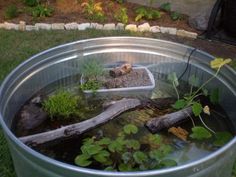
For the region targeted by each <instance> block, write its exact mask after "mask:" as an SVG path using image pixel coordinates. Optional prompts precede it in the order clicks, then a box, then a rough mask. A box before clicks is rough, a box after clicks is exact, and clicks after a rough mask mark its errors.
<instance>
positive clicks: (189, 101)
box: [168, 58, 231, 139]
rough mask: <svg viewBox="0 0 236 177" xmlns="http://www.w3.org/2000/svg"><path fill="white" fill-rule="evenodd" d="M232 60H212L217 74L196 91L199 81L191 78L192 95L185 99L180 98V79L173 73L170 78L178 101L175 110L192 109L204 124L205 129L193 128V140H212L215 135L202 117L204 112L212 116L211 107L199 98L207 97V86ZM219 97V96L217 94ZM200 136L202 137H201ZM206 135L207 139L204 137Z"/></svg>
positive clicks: (212, 66) (211, 63)
mask: <svg viewBox="0 0 236 177" xmlns="http://www.w3.org/2000/svg"><path fill="white" fill-rule="evenodd" d="M230 62H231V59H225V60H224V59H223V58H215V59H214V60H212V61H211V62H210V66H211V68H212V69H216V72H215V74H214V75H213V76H212V77H210V78H209V79H208V80H207V81H205V82H204V83H203V84H202V85H200V87H198V88H197V89H196V90H193V86H195V87H196V86H198V84H199V80H198V79H197V78H196V77H193V76H192V77H190V79H189V83H190V84H191V88H190V93H187V94H184V96H183V98H180V96H179V92H178V89H177V87H178V85H179V82H178V78H177V76H176V74H175V73H174V74H173V73H171V74H170V75H169V76H168V80H169V81H171V83H172V85H173V87H174V89H175V92H176V95H177V99H178V100H177V101H176V102H175V104H174V105H173V107H174V108H175V109H177V110H178V109H183V108H186V107H191V108H192V112H193V114H194V116H195V117H199V119H200V120H201V122H202V124H203V125H204V127H205V128H206V129H205V128H203V127H193V129H192V131H193V134H192V135H191V137H192V138H196V139H204V138H206V139H207V138H210V137H211V133H213V134H215V132H214V131H213V130H212V129H210V128H209V127H208V126H207V125H206V124H205V123H204V122H203V119H202V117H201V114H202V112H204V113H206V114H210V110H209V107H208V106H207V105H204V106H203V105H202V104H201V102H200V101H199V99H198V97H199V96H201V95H207V94H208V91H207V90H206V89H205V86H206V85H207V84H208V83H210V82H211V81H212V80H213V79H215V78H216V77H217V76H218V74H219V72H220V70H221V68H222V67H223V66H224V65H226V64H228V63H230ZM216 96H217V94H216ZM211 100H215V99H213V98H211ZM199 135H200V136H199ZM203 135H205V137H204V136H203Z"/></svg>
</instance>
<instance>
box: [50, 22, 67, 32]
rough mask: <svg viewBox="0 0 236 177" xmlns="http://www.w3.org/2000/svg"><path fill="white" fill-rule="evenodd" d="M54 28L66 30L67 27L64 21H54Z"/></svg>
mask: <svg viewBox="0 0 236 177" xmlns="http://www.w3.org/2000/svg"><path fill="white" fill-rule="evenodd" d="M52 29H53V30H64V29H65V24H64V23H53V24H52Z"/></svg>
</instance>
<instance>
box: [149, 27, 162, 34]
mask: <svg viewBox="0 0 236 177" xmlns="http://www.w3.org/2000/svg"><path fill="white" fill-rule="evenodd" d="M150 31H151V32H152V33H160V32H161V29H160V26H152V27H151V28H150Z"/></svg>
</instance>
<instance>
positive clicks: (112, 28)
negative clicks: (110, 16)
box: [103, 23, 116, 30]
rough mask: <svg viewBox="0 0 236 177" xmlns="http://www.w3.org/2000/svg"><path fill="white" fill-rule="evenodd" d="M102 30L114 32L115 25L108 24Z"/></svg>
mask: <svg viewBox="0 0 236 177" xmlns="http://www.w3.org/2000/svg"><path fill="white" fill-rule="evenodd" d="M103 29H104V30H115V29H116V25H115V23H108V24H105V25H104V26H103Z"/></svg>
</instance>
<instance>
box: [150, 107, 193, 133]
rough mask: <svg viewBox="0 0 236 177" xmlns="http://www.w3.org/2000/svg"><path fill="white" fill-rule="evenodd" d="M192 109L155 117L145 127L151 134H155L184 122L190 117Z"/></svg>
mask: <svg viewBox="0 0 236 177" xmlns="http://www.w3.org/2000/svg"><path fill="white" fill-rule="evenodd" d="M192 114H193V112H192V108H191V107H188V108H185V109H182V110H179V111H176V112H173V113H170V114H166V115H163V116H159V117H155V118H152V119H151V120H149V121H148V122H147V123H146V124H145V126H146V127H147V128H148V129H149V130H150V131H151V132H152V133H157V132H159V131H161V130H162V129H164V128H170V127H172V126H174V125H175V124H176V123H179V122H180V121H183V120H186V119H187V118H188V116H189V115H192Z"/></svg>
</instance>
